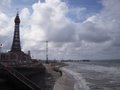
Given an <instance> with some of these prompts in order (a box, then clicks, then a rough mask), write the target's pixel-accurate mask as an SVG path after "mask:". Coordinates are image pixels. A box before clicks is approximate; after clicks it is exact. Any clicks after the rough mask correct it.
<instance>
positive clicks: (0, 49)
mask: <svg viewBox="0 0 120 90" xmlns="http://www.w3.org/2000/svg"><path fill="white" fill-rule="evenodd" d="M1 54H2V44H0V60H1Z"/></svg>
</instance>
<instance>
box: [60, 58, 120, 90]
mask: <svg viewBox="0 0 120 90" xmlns="http://www.w3.org/2000/svg"><path fill="white" fill-rule="evenodd" d="M67 64H68V66H66V67H63V68H61V69H62V70H63V71H64V72H66V73H68V74H69V75H72V77H73V78H74V89H75V90H120V60H99V61H97V60H94V61H90V62H86V61H81V62H67Z"/></svg>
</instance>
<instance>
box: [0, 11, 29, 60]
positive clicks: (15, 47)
mask: <svg viewBox="0 0 120 90" xmlns="http://www.w3.org/2000/svg"><path fill="white" fill-rule="evenodd" d="M14 23H15V28H14V36H13V42H12V46H11V50H10V51H9V52H7V53H1V52H0V61H16V62H25V61H28V60H30V59H31V57H30V55H28V54H26V53H24V52H23V51H22V50H21V43H20V18H19V13H18V12H17V15H16V17H15V20H14Z"/></svg>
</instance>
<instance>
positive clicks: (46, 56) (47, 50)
mask: <svg viewBox="0 0 120 90" xmlns="http://www.w3.org/2000/svg"><path fill="white" fill-rule="evenodd" d="M46 63H47V64H48V63H49V62H48V41H47V40H46Z"/></svg>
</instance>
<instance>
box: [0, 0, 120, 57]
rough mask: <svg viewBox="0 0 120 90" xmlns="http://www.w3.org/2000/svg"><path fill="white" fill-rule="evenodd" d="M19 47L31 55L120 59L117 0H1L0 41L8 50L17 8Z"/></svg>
mask: <svg viewBox="0 0 120 90" xmlns="http://www.w3.org/2000/svg"><path fill="white" fill-rule="evenodd" d="M17 8H18V9H19V14H20V19H21V23H20V36H21V46H22V50H23V51H24V52H27V51H28V50H30V51H31V53H32V56H33V57H34V58H42V59H45V54H46V53H45V42H44V41H45V40H48V41H49V43H48V44H49V58H50V59H120V40H119V39H120V11H119V9H120V0H39V1H38V0H1V1H0V43H2V44H3V47H2V51H4V52H5V51H9V50H10V48H11V44H12V39H13V38H12V37H13V32H14V18H15V16H16V9H17Z"/></svg>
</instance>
